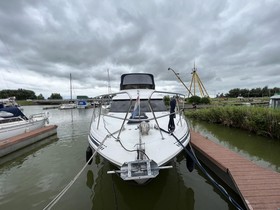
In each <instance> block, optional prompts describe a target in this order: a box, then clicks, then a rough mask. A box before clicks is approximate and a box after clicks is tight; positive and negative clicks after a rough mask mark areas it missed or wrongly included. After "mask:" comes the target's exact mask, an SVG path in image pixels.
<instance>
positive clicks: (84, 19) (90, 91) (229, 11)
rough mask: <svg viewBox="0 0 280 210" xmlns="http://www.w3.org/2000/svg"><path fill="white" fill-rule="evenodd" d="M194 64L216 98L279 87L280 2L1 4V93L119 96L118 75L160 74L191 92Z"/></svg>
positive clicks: (160, 82)
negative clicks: (235, 91)
mask: <svg viewBox="0 0 280 210" xmlns="http://www.w3.org/2000/svg"><path fill="white" fill-rule="evenodd" d="M194 62H195V63H196V67H197V69H198V70H197V72H198V75H199V76H200V79H201V80H202V82H203V84H204V86H205V88H206V89H207V91H208V94H209V95H216V94H218V93H227V92H228V91H229V90H230V89H233V88H248V89H251V88H257V87H261V88H263V87H264V86H268V87H269V88H273V87H279V86H280V1H279V0H257V1H256V0H247V1H246V0H228V1H226V0H207V1H206V0H205V1H202V0H181V1H179V0H174V1H167V0H166V1H163V0H156V1H151V0H143V1H131V0H127V1H122V0H118V1H114V0H112V1H110V0H102V1H92V0H78V1H70V0H69V1H67V0H42V1H39V0H8V1H6V0H0V90H2V89H18V88H23V89H28V90H33V91H34V92H35V94H36V95H39V94H40V93H41V94H43V96H44V97H45V98H47V97H49V96H50V95H51V93H60V94H61V95H62V96H63V97H64V98H70V93H69V89H70V88H69V81H70V80H69V75H70V73H71V74H72V78H73V80H72V83H73V95H74V97H75V96H76V95H88V96H90V97H92V96H96V95H99V94H105V93H107V92H108V73H107V69H109V72H110V81H111V82H110V85H111V89H112V91H118V89H119V83H120V76H121V74H123V73H129V72H149V73H152V74H154V76H155V81H156V89H158V90H173V91H179V92H180V93H185V94H186V90H185V89H184V87H183V85H182V84H180V83H179V82H178V80H177V79H176V77H175V75H174V74H173V73H172V71H168V70H167V69H168V68H169V67H171V68H172V69H174V70H175V71H176V72H177V73H179V74H180V77H181V79H182V80H183V81H184V82H185V84H186V85H187V86H189V85H190V82H191V77H192V75H191V72H192V68H193V65H194Z"/></svg>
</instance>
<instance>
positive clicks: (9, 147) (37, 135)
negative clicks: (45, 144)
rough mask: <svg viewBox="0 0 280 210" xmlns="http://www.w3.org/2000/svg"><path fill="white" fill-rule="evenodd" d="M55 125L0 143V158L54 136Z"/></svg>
mask: <svg viewBox="0 0 280 210" xmlns="http://www.w3.org/2000/svg"><path fill="white" fill-rule="evenodd" d="M56 129H57V126H56V125H49V126H45V127H43V128H39V129H36V130H33V131H30V132H26V133H23V134H20V135H17V136H14V137H11V138H8V139H4V140H1V141H0V157H3V156H5V155H8V154H10V153H12V152H15V151H17V150H19V149H22V148H24V147H26V146H28V145H31V144H34V143H36V142H38V141H41V140H43V139H45V138H47V137H49V136H52V135H55V134H56Z"/></svg>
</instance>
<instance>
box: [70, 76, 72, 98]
mask: <svg viewBox="0 0 280 210" xmlns="http://www.w3.org/2000/svg"><path fill="white" fill-rule="evenodd" d="M70 99H71V101H72V75H71V73H70Z"/></svg>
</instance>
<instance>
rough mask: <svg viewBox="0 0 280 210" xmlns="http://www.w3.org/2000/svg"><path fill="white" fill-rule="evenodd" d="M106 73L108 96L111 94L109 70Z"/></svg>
mask: <svg viewBox="0 0 280 210" xmlns="http://www.w3.org/2000/svg"><path fill="white" fill-rule="evenodd" d="M107 73H108V94H111V81H110V73H109V69H107Z"/></svg>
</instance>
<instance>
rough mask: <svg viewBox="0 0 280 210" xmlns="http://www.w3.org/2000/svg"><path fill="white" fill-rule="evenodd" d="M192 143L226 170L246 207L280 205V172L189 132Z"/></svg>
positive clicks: (271, 207) (258, 207)
mask: <svg viewBox="0 0 280 210" xmlns="http://www.w3.org/2000/svg"><path fill="white" fill-rule="evenodd" d="M191 137H192V140H191V144H192V146H193V147H194V148H195V149H196V150H197V151H199V152H200V153H201V154H203V155H204V156H205V157H206V158H209V160H210V161H211V162H213V163H214V164H215V165H216V166H218V167H219V168H220V169H222V170H223V171H228V175H229V176H230V177H231V178H232V181H233V182H234V185H235V186H236V188H237V189H238V191H239V192H240V196H241V197H242V199H243V201H244V204H245V205H246V207H247V208H248V209H274V210H275V209H276V210H278V209H280V174H279V173H277V172H275V171H272V170H270V169H266V168H263V167H260V166H258V165H256V164H255V163H253V162H252V161H249V160H247V159H246V158H245V157H242V156H240V155H239V154H237V153H235V152H232V151H230V150H229V149H227V148H224V147H222V146H220V145H218V144H216V143H214V142H213V141H211V140H209V139H207V138H205V137H203V136H201V135H200V134H198V133H196V132H193V131H192V132H191Z"/></svg>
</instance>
